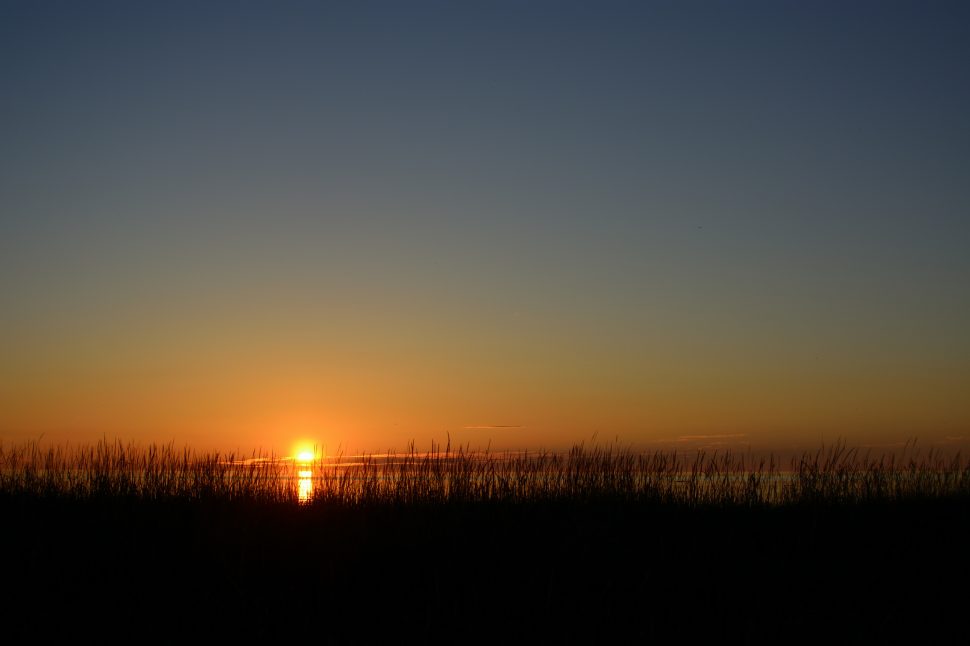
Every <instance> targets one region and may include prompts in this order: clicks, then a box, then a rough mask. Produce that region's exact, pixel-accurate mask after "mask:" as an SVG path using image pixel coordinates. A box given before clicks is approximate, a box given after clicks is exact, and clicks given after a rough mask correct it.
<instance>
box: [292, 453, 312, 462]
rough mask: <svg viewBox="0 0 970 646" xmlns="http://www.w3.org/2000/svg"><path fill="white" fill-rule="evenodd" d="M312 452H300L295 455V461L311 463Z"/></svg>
mask: <svg viewBox="0 0 970 646" xmlns="http://www.w3.org/2000/svg"><path fill="white" fill-rule="evenodd" d="M313 458H314V455H313V451H300V452H299V453H297V455H296V459H297V460H299V461H300V462H313Z"/></svg>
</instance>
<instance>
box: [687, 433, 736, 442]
mask: <svg viewBox="0 0 970 646" xmlns="http://www.w3.org/2000/svg"><path fill="white" fill-rule="evenodd" d="M742 437H748V434H747V433H715V434H712V435H681V436H680V437H678V438H677V441H678V442H707V441H709V440H735V439H739V438H742Z"/></svg>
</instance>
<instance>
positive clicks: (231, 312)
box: [0, 0, 970, 451]
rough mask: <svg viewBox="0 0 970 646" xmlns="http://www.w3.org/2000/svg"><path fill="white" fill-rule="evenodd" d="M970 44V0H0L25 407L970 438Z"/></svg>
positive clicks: (554, 437)
mask: <svg viewBox="0 0 970 646" xmlns="http://www.w3.org/2000/svg"><path fill="white" fill-rule="evenodd" d="M968 61H970V4H968V3H965V2H956V3H942V2H926V1H921V2H912V3H891V2H882V1H880V2H844V1H839V2H830V3H829V2H811V3H808V2H805V3H802V2H768V3H752V2H743V3H735V2H700V3H691V2H681V1H678V2H660V3H646V2H643V3H640V2H602V1H598V2H587V3H574V2H515V3H504V2H481V3H477V2H441V3H417V2H388V3H370V2H359V1H354V2H333V3H313V2H272V3H270V2H265V3H252V2H225V3H216V2H208V3H202V2H195V1H193V2H184V3H182V2H170V1H166V2H155V3H149V2H130V1H125V2H116V3H103V2H93V1H85V2H73V1H70V2H37V1H30V2H26V1H25V2H11V1H8V0H4V1H2V2H0V439H3V440H5V441H20V440H23V439H28V438H36V437H38V436H40V435H41V434H42V433H43V434H44V437H46V438H48V439H53V440H55V441H64V440H70V441H72V442H85V441H91V440H97V439H99V438H101V437H103V436H106V437H109V438H112V437H118V438H123V439H130V440H137V441H141V442H147V441H169V440H174V441H175V442H176V443H179V444H181V443H189V444H192V445H195V446H201V447H207V448H209V447H214V448H236V447H240V448H243V449H249V448H255V447H263V448H276V449H277V450H281V451H286V450H288V449H289V448H290V446H292V443H293V442H294V441H296V440H297V439H306V440H312V441H316V442H319V443H320V444H324V445H326V446H327V447H328V450H333V449H335V448H336V447H337V446H338V445H339V446H343V447H345V448H350V449H364V450H381V449H386V448H390V447H397V448H403V447H404V446H405V445H406V443H407V442H408V441H409V440H412V439H413V440H415V441H416V442H417V444H418V446H419V447H423V446H425V445H426V443H427V442H428V441H429V440H430V439H431V438H435V439H439V440H443V439H444V438H445V437H446V434H449V433H450V435H451V437H452V441H455V442H462V443H465V442H468V443H470V444H472V446H473V447H474V446H484V445H485V444H486V443H488V442H489V441H491V443H492V446H493V448H494V447H499V448H517V447H518V448H521V447H540V446H541V447H546V448H557V447H562V446H568V445H569V444H571V443H573V442H575V441H579V440H583V439H587V440H588V439H589V438H590V437H591V436H592V435H593V434H594V433H598V438H600V439H613V438H614V437H619V438H620V440H621V441H622V442H625V443H632V444H635V445H637V446H641V445H642V446H654V445H657V444H663V443H670V442H674V443H677V442H678V440H679V441H680V444H681V445H683V444H687V445H692V443H696V442H702V443H713V442H717V441H723V442H726V443H727V444H729V445H730V444H736V443H741V444H753V445H758V446H775V447H788V446H792V445H796V444H797V445H807V446H815V445H817V443H818V442H819V441H820V440H824V441H826V442H828V441H832V440H835V439H836V438H838V437H842V438H845V439H846V440H847V441H848V442H849V443H850V444H854V445H864V444H891V443H894V442H898V441H901V440H905V439H906V438H910V437H919V438H920V441H922V442H924V443H926V444H934V443H937V444H947V445H951V446H952V445H953V444H960V443H963V444H966V442H967V440H968V438H970V334H968V330H970V123H968V120H970V116H968V115H970V64H968ZM693 436H729V437H722V438H718V437H714V438H710V437H705V438H697V437H693ZM685 438H686V439H685Z"/></svg>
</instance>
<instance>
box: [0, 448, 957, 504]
mask: <svg viewBox="0 0 970 646" xmlns="http://www.w3.org/2000/svg"><path fill="white" fill-rule="evenodd" d="M907 448H909V447H907ZM301 473H303V474H304V476H307V474H308V473H311V474H312V475H309V477H303V478H302V479H303V480H304V481H305V482H306V481H308V482H309V483H310V486H308V487H307V489H310V490H312V493H311V494H310V495H308V496H306V495H305V496H304V499H303V500H300V499H299V487H298V483H299V481H300V480H301ZM0 494H2V495H6V496H14V495H15V496H36V497H60V498H68V499H76V500H83V499H101V498H105V497H114V498H119V497H120V498H126V499H136V500H149V501H151V500H167V499H177V500H183V501H186V500H234V501H253V502H261V503H292V502H303V503H310V504H311V506H320V505H327V504H350V505H375V504H386V505H413V504H445V503H476V502H479V503H496V502H498V503H510V502H513V503H514V502H554V501H566V502H580V501H588V500H611V501H622V502H631V503H657V504H669V505H678V506H687V507H696V506H725V505H726V506H755V507H760V506H778V505H793V504H795V505H797V504H826V505H830V504H860V503H869V502H898V501H904V500H923V499H934V498H947V497H954V496H956V497H960V496H968V495H970V461H967V460H964V459H963V458H962V457H961V456H960V455H959V454H958V455H956V456H949V457H946V456H943V455H940V454H938V453H934V452H933V451H932V450H931V451H930V452H928V453H926V454H922V453H920V452H919V451H917V450H916V449H915V448H912V449H910V450H908V451H904V452H903V454H902V457H900V456H899V455H897V454H887V455H881V456H878V457H873V456H871V455H869V454H860V453H859V452H858V451H857V450H856V449H850V448H847V447H846V446H845V445H844V444H842V443H837V444H835V445H833V446H830V447H828V448H824V449H819V450H818V451H817V452H815V453H812V454H803V455H801V456H800V457H796V458H792V459H791V460H790V461H789V462H787V463H784V464H779V463H778V462H777V461H776V460H775V459H774V458H772V457H768V458H762V459H758V460H755V459H753V458H751V457H750V456H746V455H744V454H738V453H732V452H723V453H716V452H715V453H705V452H703V451H700V452H697V453H695V454H693V455H691V454H685V453H677V452H654V453H634V452H632V451H629V450H620V449H617V448H616V447H612V446H607V447H600V446H594V447H591V448H587V447H584V446H582V445H580V446H575V447H573V449H571V450H570V451H568V452H565V453H554V452H535V453H529V452H523V453H500V454H496V453H488V452H471V451H468V450H467V449H465V448H458V449H456V450H452V449H451V447H450V446H446V447H444V449H442V448H441V447H438V446H432V450H431V451H430V452H427V453H419V452H417V451H416V450H415V449H414V447H413V446H412V447H411V449H410V450H409V451H408V452H406V453H403V454H386V455H380V456H368V455H364V456H357V457H354V458H348V459H344V458H342V457H339V456H338V457H336V458H330V459H326V458H323V459H318V460H316V461H314V462H312V463H301V462H298V461H296V460H294V459H291V458H280V457H276V456H272V455H257V454H251V455H249V456H246V457H245V458H240V457H239V456H237V455H235V454H228V455H224V454H220V453H196V452H194V451H191V450H189V449H176V448H174V446H172V445H162V446H158V445H149V446H147V447H139V446H136V445H132V444H129V445H124V444H121V443H120V442H114V443H110V442H100V443H98V444H97V445H94V446H78V447H70V448H67V447H51V448H47V449H42V448H40V447H39V446H38V445H37V444H36V443H28V444H24V445H20V446H9V445H8V446H5V445H3V444H0Z"/></svg>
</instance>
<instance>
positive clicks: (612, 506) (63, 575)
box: [0, 443, 970, 643]
mask: <svg viewBox="0 0 970 646" xmlns="http://www.w3.org/2000/svg"><path fill="white" fill-rule="evenodd" d="M307 471H310V472H312V493H310V492H309V490H308V489H307V488H305V487H304V488H302V491H303V496H302V499H301V493H300V492H301V487H300V485H299V483H300V481H305V480H306V479H307V478H306V477H301V475H300V474H301V472H303V473H304V475H305V474H306V472H307ZM968 502H970V464H968V463H967V461H965V460H963V459H961V458H960V457H959V456H956V457H953V456H950V457H945V456H943V455H939V454H934V453H932V452H929V453H926V454H922V453H919V452H918V451H915V450H910V451H908V452H907V454H905V455H895V456H879V457H872V456H868V455H863V454H860V453H859V452H858V451H855V450H851V449H848V448H846V447H845V446H843V445H841V444H840V445H836V446H833V447H830V448H828V449H825V450H820V451H819V452H817V453H813V454H811V455H805V456H801V457H798V458H795V459H793V460H791V461H785V462H784V463H783V464H779V463H776V462H775V461H773V460H772V459H771V458H765V459H757V460H752V459H751V458H750V457H749V456H744V455H737V454H731V453H718V454H704V453H699V454H696V455H691V456H685V455H682V454H680V455H678V454H673V453H655V454H636V453H632V452H629V451H623V450H618V449H616V448H615V447H612V448H611V447H592V448H583V447H576V448H574V449H573V450H572V451H570V452H568V453H564V454H555V453H528V454H487V453H476V452H469V451H467V450H462V449H459V450H454V451H453V450H450V449H449V448H448V447H446V448H445V449H443V450H442V449H439V448H436V449H434V450H432V451H431V452H429V453H417V452H416V451H414V450H412V451H410V452H408V453H406V454H404V455H396V456H395V455H386V456H370V457H366V456H365V457H345V458H330V459H321V460H317V461H316V462H314V463H313V464H310V465H308V464H300V463H296V462H294V461H292V460H287V459H274V458H273V457H272V456H258V455H250V456H247V457H245V458H244V459H243V458H240V457H239V456H235V455H228V456H227V455H217V454H196V453H193V452H191V451H188V450H178V449H175V448H174V447H172V446H162V447H159V446H151V447H145V448H139V447H136V446H124V445H121V444H118V443H115V444H111V443H102V444H99V445H97V446H92V447H76V448H65V447H61V448H57V447H55V448H50V449H43V450H42V449H41V448H40V447H39V446H38V445H36V444H30V445H22V446H9V445H8V446H0V506H2V507H0V509H2V514H3V516H2V517H3V519H4V531H3V537H4V538H3V541H4V543H3V547H4V554H5V556H6V559H7V563H6V565H5V567H4V579H5V583H4V585H3V594H4V595H5V597H6V598H5V599H2V600H0V601H2V604H3V606H2V607H4V608H5V609H7V610H8V613H9V617H11V618H12V620H13V621H12V622H8V626H9V627H10V628H9V630H8V632H10V633H12V634H13V636H15V637H21V638H23V637H26V636H30V635H38V634H49V633H51V631H57V630H58V629H59V628H63V629H64V630H65V631H66V632H69V633H70V634H72V635H77V634H79V633H84V632H86V631H88V630H90V632H91V633H92V634H93V635H105V634H108V633H110V632H112V631H115V632H118V634H119V636H122V634H128V633H127V632H125V631H127V630H129V629H138V630H142V631H144V628H145V627H146V626H150V627H151V631H152V633H151V634H152V635H154V636H156V637H169V638H176V637H179V636H180V635H184V634H186V633H185V631H186V630H188V629H189V628H191V629H192V630H193V631H198V630H202V631H204V632H209V633H211V635H212V636H215V637H220V638H227V637H230V636H241V637H250V638H252V637H256V636H264V637H266V638H271V637H281V638H283V637H286V636H289V635H308V636H311V637H313V638H314V640H315V641H317V642H321V641H322V642H328V641H333V642H337V643H347V642H355V641H356V642H361V641H374V640H376V639H377V638H378V637H380V636H396V637H398V638H400V637H401V636H402V635H406V636H408V637H409V638H411V639H416V640H417V641H419V642H426V641H449V642H463V641H476V640H478V639H481V638H486V637H492V638H495V639H502V640H505V639H509V638H511V639H514V640H515V641H522V640H525V639H534V640H538V641H543V642H545V641H575V642H582V641H588V640H595V639H603V638H607V637H618V636H620V635H630V636H633V637H634V638H635V639H637V640H638V641H650V640H651V639H663V640H665V641H666V640H669V639H671V638H675V639H679V640H687V641H697V640H700V639H703V640H716V641H718V642H719V643H723V642H732V643H744V642H763V643H764V642H771V643H779V642H785V643H791V642H806V641H825V642H826V643H836V642H859V641H869V642H886V641H896V640H898V639H902V638H905V639H910V638H916V637H918V638H919V639H920V640H921V643H926V642H932V641H936V640H941V641H943V640H948V639H958V638H960V636H961V635H963V636H965V627H964V626H965V623H964V618H963V613H964V611H965V609H964V606H965V592H961V591H960V586H964V587H965V585H966V581H967V580H968V579H967V576H968V575H970V565H968V563H970V560H968V556H967V548H966V544H967V542H968V541H967V539H968V532H967V529H968V528H970V505H968ZM954 585H955V586H957V590H958V591H957V592H956V593H954V592H952V591H951V590H952V589H953V586H954ZM105 631H108V633H106V632H105ZM191 634H192V635H197V634H199V633H197V632H192V633H191ZM509 636H512V637H509Z"/></svg>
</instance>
